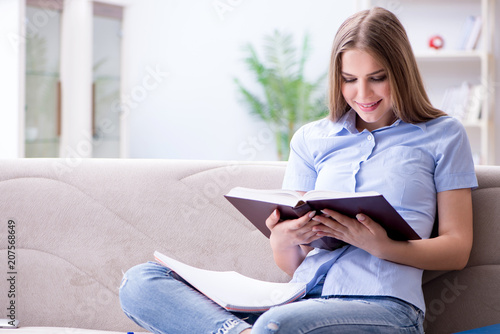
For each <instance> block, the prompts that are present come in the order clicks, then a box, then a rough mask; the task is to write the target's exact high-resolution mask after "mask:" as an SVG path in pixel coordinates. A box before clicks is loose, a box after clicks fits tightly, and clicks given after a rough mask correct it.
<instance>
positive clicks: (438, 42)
mask: <svg viewBox="0 0 500 334" xmlns="http://www.w3.org/2000/svg"><path fill="white" fill-rule="evenodd" d="M443 46H444V39H443V37H441V36H439V35H434V36H432V37H431V38H430V39H429V47H431V48H433V49H436V50H439V49H441V48H442V47H443Z"/></svg>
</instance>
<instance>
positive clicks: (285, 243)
mask: <svg viewBox="0 0 500 334" xmlns="http://www.w3.org/2000/svg"><path fill="white" fill-rule="evenodd" d="M312 217H314V212H309V213H307V214H305V215H304V216H302V217H300V218H298V219H293V220H285V221H280V213H279V211H278V210H275V211H274V212H273V213H272V214H271V215H270V216H269V218H267V220H266V226H267V227H268V228H269V230H270V231H271V236H270V238H269V239H270V241H271V247H272V249H273V256H274V261H275V262H276V264H277V265H278V267H280V268H281V269H282V270H283V271H284V272H286V273H287V274H288V275H290V276H292V275H293V273H294V272H295V270H296V269H297V268H298V267H299V265H300V264H301V263H302V261H304V258H305V257H306V255H307V253H309V252H310V251H311V250H312V247H309V246H303V244H307V243H309V242H312V241H314V240H317V239H319V238H321V236H318V235H317V233H316V232H314V231H313V230H312V228H313V226H315V225H318V224H320V223H318V222H316V221H314V220H312V219H311V218H312Z"/></svg>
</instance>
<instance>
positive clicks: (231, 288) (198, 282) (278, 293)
mask: <svg viewBox="0 0 500 334" xmlns="http://www.w3.org/2000/svg"><path fill="white" fill-rule="evenodd" d="M154 256H155V259H156V260H157V261H158V262H160V263H161V264H163V265H164V266H166V267H168V268H170V269H172V270H173V271H175V272H176V273H177V274H178V275H179V276H181V277H182V278H183V279H184V280H186V281H187V282H188V283H189V284H191V285H192V286H193V287H195V288H196V289H197V290H198V291H200V292H201V293H203V294H204V295H205V296H207V297H208V298H210V299H211V300H213V301H214V302H216V303H217V304H219V305H220V306H222V307H223V308H225V309H226V310H229V311H236V312H264V311H266V310H268V309H269V308H271V307H272V306H277V305H282V304H286V303H290V302H293V301H295V300H297V299H299V298H301V297H303V296H304V295H305V294H306V283H275V282H266V281H260V280H256V279H253V278H250V277H246V276H244V275H241V274H239V273H237V272H235V271H211V270H205V269H199V268H195V267H192V266H189V265H187V264H184V263H182V262H179V261H176V260H174V259H172V258H170V257H168V256H166V255H164V254H162V253H160V252H155V253H154Z"/></svg>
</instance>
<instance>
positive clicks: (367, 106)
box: [356, 100, 382, 112]
mask: <svg viewBox="0 0 500 334" xmlns="http://www.w3.org/2000/svg"><path fill="white" fill-rule="evenodd" d="M380 102H382V100H378V101H377V102H372V103H359V102H356V104H357V105H358V106H359V108H360V109H361V110H362V111H367V112H370V111H374V110H375V109H377V107H378V106H379V104H380Z"/></svg>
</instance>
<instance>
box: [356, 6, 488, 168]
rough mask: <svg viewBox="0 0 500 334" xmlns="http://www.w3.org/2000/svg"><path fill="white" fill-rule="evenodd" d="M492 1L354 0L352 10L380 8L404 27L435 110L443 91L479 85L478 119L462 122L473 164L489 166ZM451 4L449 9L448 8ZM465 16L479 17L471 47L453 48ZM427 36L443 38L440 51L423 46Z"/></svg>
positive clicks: (457, 43)
mask: <svg viewBox="0 0 500 334" xmlns="http://www.w3.org/2000/svg"><path fill="white" fill-rule="evenodd" d="M494 5H495V0H460V1H456V0H427V1H413V0H400V1H397V2H394V1H387V0H357V10H362V9H367V8H371V7H373V6H380V7H385V8H387V9H388V10H390V11H392V12H393V13H395V14H396V15H397V16H398V18H399V19H400V20H401V22H402V24H403V25H404V27H405V29H406V31H407V33H408V37H409V39H410V42H411V43H412V47H413V49H414V53H415V57H416V59H417V62H418V64H419V67H420V70H421V74H422V77H423V80H424V84H425V85H426V88H427V91H428V93H429V97H430V98H431V101H432V102H433V104H434V105H435V106H436V107H438V108H439V107H440V102H441V101H442V100H443V96H444V93H445V91H446V90H447V89H449V88H451V87H455V86H460V85H461V84H462V83H463V82H467V83H469V84H470V85H475V86H476V87H481V89H480V91H481V92H482V94H481V95H482V96H483V97H482V101H481V107H480V108H481V116H480V118H479V119H477V120H474V121H462V124H463V125H464V127H465V128H466V130H467V134H468V135H469V139H470V142H471V147H472V151H473V154H474V156H475V157H477V161H476V162H477V163H478V164H493V163H494V161H495V159H494V150H495V149H494V140H493V131H494V127H493V126H492V124H493V113H494V110H495V101H494V87H493V74H494V73H495V70H494V55H493V54H492V52H493V51H492V50H493V44H494V43H493V38H494V26H495V17H494V13H495V9H494ZM450 6H452V7H450ZM470 15H476V16H480V17H481V19H482V21H481V22H482V27H481V36H480V41H479V43H478V45H477V48H476V49H474V50H471V51H466V50H454V46H455V45H460V43H459V42H460V41H461V38H462V36H461V34H463V25H464V23H465V21H466V19H467V17H468V16H470ZM432 35H440V36H442V37H443V38H444V40H445V48H443V49H440V50H433V49H430V48H427V41H428V39H429V38H430V36H432Z"/></svg>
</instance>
